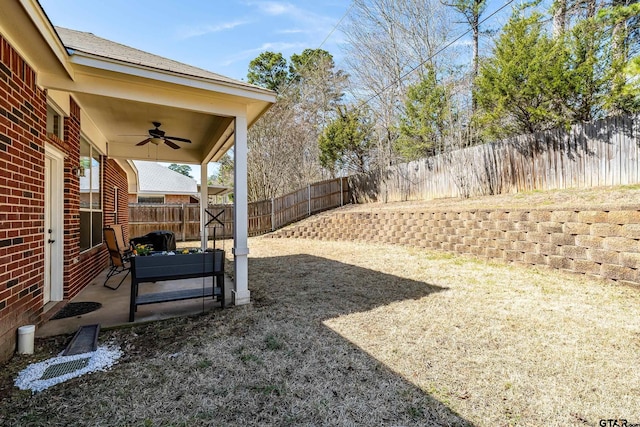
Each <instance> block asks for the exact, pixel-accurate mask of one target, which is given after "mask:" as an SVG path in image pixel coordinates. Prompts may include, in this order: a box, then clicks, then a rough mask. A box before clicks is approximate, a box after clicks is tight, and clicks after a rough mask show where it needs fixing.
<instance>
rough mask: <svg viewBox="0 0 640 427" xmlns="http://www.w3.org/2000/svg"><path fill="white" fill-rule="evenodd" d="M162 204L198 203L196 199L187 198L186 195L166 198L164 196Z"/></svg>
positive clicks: (168, 195)
mask: <svg viewBox="0 0 640 427" xmlns="http://www.w3.org/2000/svg"><path fill="white" fill-rule="evenodd" d="M164 202H165V203H166V204H173V203H198V199H196V198H194V197H191V196H188V195H186V194H182V195H179V194H167V195H166V196H164Z"/></svg>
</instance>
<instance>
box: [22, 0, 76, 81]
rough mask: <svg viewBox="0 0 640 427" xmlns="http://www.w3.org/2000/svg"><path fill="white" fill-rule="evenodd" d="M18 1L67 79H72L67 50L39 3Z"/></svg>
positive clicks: (35, 0)
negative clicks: (65, 73)
mask: <svg viewBox="0 0 640 427" xmlns="http://www.w3.org/2000/svg"><path fill="white" fill-rule="evenodd" d="M18 1H19V2H20V4H21V5H22V7H23V9H24V10H25V12H26V13H27V15H28V16H29V18H30V19H31V22H33V25H34V26H35V27H36V28H37V29H38V32H39V33H40V35H41V36H42V38H44V40H45V42H46V43H47V45H48V46H49V48H50V49H51V52H52V53H53V54H54V55H55V56H56V58H57V59H58V61H59V63H60V65H61V66H62V68H64V70H65V71H66V72H67V75H68V77H71V78H73V68H72V67H71V65H70V64H69V61H68V59H69V54H68V53H67V49H66V48H65V47H64V45H63V44H62V40H60V37H58V33H57V32H56V30H55V28H53V25H51V21H49V18H48V17H47V15H46V14H45V12H44V10H43V9H42V6H40V3H38V1H37V0H18Z"/></svg>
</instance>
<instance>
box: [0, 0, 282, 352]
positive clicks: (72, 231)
mask: <svg viewBox="0 0 640 427" xmlns="http://www.w3.org/2000/svg"><path fill="white" fill-rule="evenodd" d="M273 102H275V96H274V94H273V93H272V92H271V91H267V90H264V89H261V88H257V87H254V86H251V85H248V84H246V83H243V82H239V81H235V80H232V79H229V78H226V77H224V76H220V75H218V74H215V73H211V72H209V71H206V70H201V69H198V68H195V67H191V66H188V65H186V64H181V63H178V62H175V61H171V60H169V59H166V58H161V57H158V56H155V55H151V54H148V53H146V52H142V51H139V50H136V49H133V48H129V47H127V46H123V45H120V44H117V43H113V42H110V41H108V40H105V39H101V38H99V37H96V36H94V35H93V34H90V33H81V32H77V31H73V30H67V29H62V28H56V27H54V26H53V25H52V24H51V22H50V21H49V20H48V18H47V16H46V14H45V13H44V11H43V9H42V7H41V6H40V4H39V3H38V2H37V0H9V1H3V2H0V360H3V359H6V358H7V357H9V356H10V355H11V353H12V352H13V351H14V349H15V343H16V336H17V328H18V327H19V326H21V325H24V324H36V325H38V324H40V323H41V322H43V321H44V320H45V319H46V316H47V312H48V310H50V308H51V307H52V306H54V305H56V303H58V302H59V301H63V300H69V299H71V298H73V297H74V296H75V295H77V294H78V292H79V291H80V290H81V289H83V288H84V287H85V286H86V285H88V284H89V283H90V282H91V280H92V279H93V278H95V277H96V275H98V273H100V271H101V270H103V269H104V268H105V267H106V265H107V252H106V249H105V247H104V245H103V243H102V228H103V226H105V225H108V224H112V223H122V224H125V225H126V223H127V205H128V188H129V184H130V183H131V182H133V181H135V179H136V176H135V171H134V170H133V169H132V168H131V167H130V163H129V162H128V161H127V160H132V159H137V160H153V161H162V162H169V163H183V164H200V165H201V166H202V167H201V169H202V170H203V171H204V175H205V177H204V181H206V169H207V168H206V165H207V163H208V162H210V161H216V160H218V159H219V158H220V157H221V156H222V155H223V154H224V153H225V152H226V151H227V150H228V149H229V148H230V147H232V146H234V145H235V149H234V155H235V164H236V165H237V167H236V172H235V173H236V175H235V181H236V182H235V186H234V187H235V197H234V201H235V203H236V209H235V211H236V217H235V218H234V220H235V223H236V224H237V228H236V232H235V238H234V248H233V253H234V257H235V280H234V287H235V289H234V291H233V297H234V302H235V304H246V303H247V302H249V290H248V280H247V255H248V252H249V250H248V248H247V232H246V223H247V220H246V213H247V208H246V152H247V147H246V133H247V129H248V127H250V126H251V125H252V124H253V123H254V122H255V121H256V120H257V119H258V118H259V117H260V116H261V115H262V114H263V113H264V112H265V111H266V110H267V109H268V108H269V107H270V105H271V104H272V103H273ZM154 121H156V122H161V123H162V129H163V130H166V131H167V134H169V135H179V136H181V137H183V138H185V139H189V140H191V141H192V143H190V144H186V143H184V144H183V143H181V142H178V143H177V145H179V146H180V148H179V149H175V148H174V147H171V144H168V143H165V141H164V140H163V139H162V138H158V137H157V136H155V135H152V134H150V133H149V134H147V132H148V130H149V129H150V128H151V129H152V128H153V126H154V125H152V122H154ZM129 135H136V136H129ZM137 135H141V136H137ZM145 138H148V139H149V143H148V144H145V145H142V146H139V145H137V143H138V142H140V141H141V140H143V139H145ZM81 183H82V186H81ZM202 191H203V192H204V194H203V195H202V198H201V199H203V200H206V198H207V197H206V191H207V189H206V188H204V189H203V190H202ZM202 216H203V217H204V215H202ZM125 232H126V226H125ZM204 239H206V235H203V241H204Z"/></svg>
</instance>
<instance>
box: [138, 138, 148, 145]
mask: <svg viewBox="0 0 640 427" xmlns="http://www.w3.org/2000/svg"><path fill="white" fill-rule="evenodd" d="M149 141H151V138H147V139H145V140H144V141H140V142H138V143H137V144H136V145H144V144H146V143H148V142H149Z"/></svg>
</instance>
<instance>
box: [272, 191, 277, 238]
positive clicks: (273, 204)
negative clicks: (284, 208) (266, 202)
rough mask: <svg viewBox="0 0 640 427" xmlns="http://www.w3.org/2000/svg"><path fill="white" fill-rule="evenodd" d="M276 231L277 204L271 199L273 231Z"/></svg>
mask: <svg viewBox="0 0 640 427" xmlns="http://www.w3.org/2000/svg"><path fill="white" fill-rule="evenodd" d="M275 230H276V204H275V201H274V200H273V197H272V198H271V231H275Z"/></svg>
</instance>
